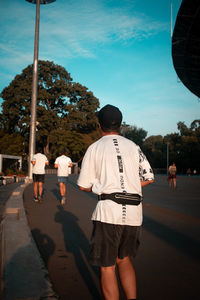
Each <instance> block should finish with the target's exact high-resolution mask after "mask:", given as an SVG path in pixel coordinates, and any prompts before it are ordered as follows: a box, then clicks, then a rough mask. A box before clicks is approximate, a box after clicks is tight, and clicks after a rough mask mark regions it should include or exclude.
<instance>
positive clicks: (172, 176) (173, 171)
mask: <svg viewBox="0 0 200 300" xmlns="http://www.w3.org/2000/svg"><path fill="white" fill-rule="evenodd" d="M176 172H177V169H176V165H175V163H174V162H173V163H172V165H171V166H169V187H171V186H172V180H173V183H174V188H176Z"/></svg>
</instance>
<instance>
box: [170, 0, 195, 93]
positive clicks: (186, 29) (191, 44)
mask: <svg viewBox="0 0 200 300" xmlns="http://www.w3.org/2000/svg"><path fill="white" fill-rule="evenodd" d="M172 59H173V64H174V68H175V70H176V73H177V75H178V77H179V78H180V80H181V81H182V82H183V84H184V85H185V86H186V87H187V88H188V89H189V90H190V91H191V92H192V93H194V94H195V95H196V96H197V97H198V98H200V1H199V0H183V1H182V4H181V6H180V9H179V12H178V14H177V18H176V23H175V27H174V32H173V36H172Z"/></svg>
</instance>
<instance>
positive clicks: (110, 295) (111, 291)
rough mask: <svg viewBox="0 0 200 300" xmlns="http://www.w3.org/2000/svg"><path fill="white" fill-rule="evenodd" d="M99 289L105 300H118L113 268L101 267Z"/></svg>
mask: <svg viewBox="0 0 200 300" xmlns="http://www.w3.org/2000/svg"><path fill="white" fill-rule="evenodd" d="M101 288H102V292H103V295H104V298H105V300H119V289H118V283H117V278H116V273H115V266H111V267H101Z"/></svg>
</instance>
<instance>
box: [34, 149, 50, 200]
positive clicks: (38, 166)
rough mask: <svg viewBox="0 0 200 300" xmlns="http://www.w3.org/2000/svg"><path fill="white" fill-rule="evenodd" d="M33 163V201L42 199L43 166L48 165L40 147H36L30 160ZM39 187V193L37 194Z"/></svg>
mask: <svg viewBox="0 0 200 300" xmlns="http://www.w3.org/2000/svg"><path fill="white" fill-rule="evenodd" d="M31 163H32V165H33V186H34V201H35V202H41V201H42V193H43V184H44V178H45V166H48V164H49V162H48V159H47V157H46V155H44V154H42V148H41V147H38V148H37V154H34V155H33V158H32V160H31ZM38 189H39V195H38Z"/></svg>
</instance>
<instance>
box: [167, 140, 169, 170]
mask: <svg viewBox="0 0 200 300" xmlns="http://www.w3.org/2000/svg"><path fill="white" fill-rule="evenodd" d="M168 168H169V143H168V142H167V176H168Z"/></svg>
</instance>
